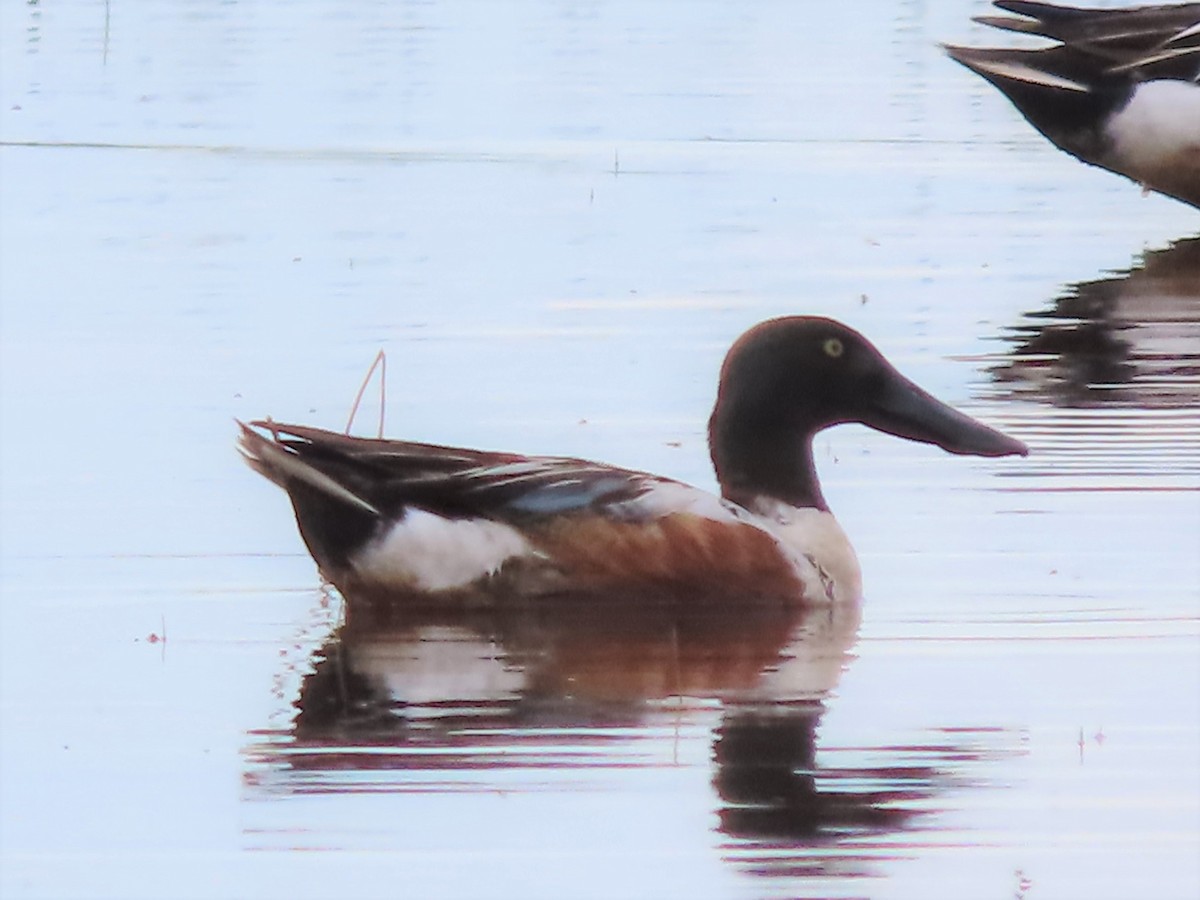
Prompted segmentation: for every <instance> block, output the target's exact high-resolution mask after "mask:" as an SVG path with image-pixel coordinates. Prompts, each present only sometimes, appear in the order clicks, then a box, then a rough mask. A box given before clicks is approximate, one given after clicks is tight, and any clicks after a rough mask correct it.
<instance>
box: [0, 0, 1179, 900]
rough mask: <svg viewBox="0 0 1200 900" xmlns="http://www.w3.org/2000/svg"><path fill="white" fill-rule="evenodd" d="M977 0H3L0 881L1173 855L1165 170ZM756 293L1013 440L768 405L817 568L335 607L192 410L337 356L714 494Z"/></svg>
mask: <svg viewBox="0 0 1200 900" xmlns="http://www.w3.org/2000/svg"><path fill="white" fill-rule="evenodd" d="M685 5H686V7H687V8H686V10H685V9H684V6H685ZM984 8H985V5H984V4H982V3H977V2H967V0H956V2H953V3H947V4H941V5H938V7H937V9H932V8H930V7H929V6H927V5H926V4H920V3H907V2H906V3H901V4H882V3H874V4H867V5H863V4H858V5H855V6H853V7H851V6H847V7H846V8H845V9H844V10H843V9H840V8H824V9H822V12H821V19H820V24H819V25H818V24H816V22H815V21H814V19H813V18H812V16H811V14H809V13H808V12H806V11H805V10H803V9H801V8H799V7H797V6H796V5H795V4H791V3H771V2H766V3H740V2H739V3H729V2H704V3H689V4H675V3H656V4H643V3H633V2H608V3H600V2H586V0H576V2H548V0H526V2H511V3H503V4H499V3H495V4H493V3H486V2H473V3H465V4H450V3H442V2H428V0H422V2H415V0H414V2H401V3H392V4H351V5H346V4H334V3H326V2H318V0H312V2H305V3H291V4H282V3H276V4H271V3H266V4H254V5H247V4H228V3H209V2H201V0H196V2H188V3H151V4H136V5H134V4H126V3H121V2H115V0H114V2H111V3H105V4H100V3H82V2H80V3H65V4H43V3H34V2H30V3H8V4H5V5H4V6H3V7H0V29H2V31H0V45H2V46H3V48H4V53H3V54H0V101H2V102H0V125H2V131H3V144H2V145H0V189H2V197H0V417H2V418H0V433H2V436H3V440H2V441H0V504H2V507H0V509H2V515H0V554H2V561H3V575H2V581H0V584H2V586H3V599H2V604H0V641H2V646H0V734H2V736H3V751H2V753H3V755H2V756H0V796H2V797H3V803H2V804H0V854H2V855H0V895H3V896H4V897H120V898H128V897H154V898H162V897H243V896H256V897H288V898H294V897H309V896H313V897H315V896H329V895H331V894H334V893H336V894H338V895H341V896H358V897H373V896H377V897H391V896H395V895H396V892H397V890H399V889H400V888H399V887H398V886H403V890H404V891H405V892H406V893H409V894H411V895H413V896H422V897H430V898H451V897H464V898H465V897H470V898H477V897H496V898H501V897H504V898H507V897H522V898H532V897H546V898H563V897H595V898H610V897H616V896H622V897H654V898H661V897H672V896H677V897H713V898H760V897H781V898H782V897H812V898H817V897H820V898H833V897H839V898H846V897H880V898H887V897H921V898H930V897H946V898H952V897H953V898H961V897H965V896H969V897H981V898H986V897H1003V898H1010V897H1014V896H1019V897H1025V898H1029V900H1035V898H1041V897H1045V898H1075V897H1085V896H1086V897H1093V898H1098V897H1099V898H1102V897H1112V898H1125V897H1130V896H1154V897H1161V898H1190V897H1194V896H1196V895H1197V894H1198V893H1200V862H1197V860H1198V859H1200V853H1198V852H1197V851H1198V850H1200V764H1198V762H1197V760H1198V759H1200V724H1198V723H1200V557H1198V555H1197V553H1196V547H1197V546H1200V494H1198V493H1197V492H1198V490H1200V403H1198V394H1197V384H1198V382H1197V373H1198V372H1200V360H1198V357H1200V340H1198V338H1200V332H1198V329H1200V324H1198V323H1200V259H1198V258H1197V253H1196V248H1197V241H1198V240H1200V237H1198V232H1200V219H1198V218H1197V214H1196V211H1195V210H1192V209H1190V208H1187V207H1184V206H1182V205H1180V204H1177V203H1173V202H1171V201H1168V200H1166V199H1164V198H1161V197H1156V196H1150V197H1142V196H1141V195H1140V192H1139V191H1138V190H1137V188H1136V187H1134V186H1132V185H1130V184H1128V183H1125V182H1124V181H1122V180H1121V179H1118V178H1115V177H1113V176H1111V175H1109V174H1106V173H1103V172H1099V171H1097V170H1094V169H1090V168H1088V167H1085V166H1082V165H1080V164H1078V163H1076V162H1075V161H1073V160H1071V159H1069V158H1067V157H1066V156H1064V155H1063V154H1061V153H1059V152H1058V151H1056V150H1054V149H1053V148H1051V147H1049V146H1048V145H1046V144H1045V143H1044V142H1043V141H1042V139H1041V138H1040V137H1038V136H1037V135H1035V134H1034V133H1032V132H1031V131H1030V130H1029V129H1028V127H1027V126H1026V125H1025V123H1024V122H1023V121H1022V120H1021V119H1020V118H1019V116H1018V115H1017V114H1016V113H1015V112H1013V111H1012V110H1011V108H1009V107H1008V105H1007V104H1006V103H1005V102H1004V101H1003V100H1002V99H1001V98H1000V97H998V96H997V95H996V94H995V93H994V92H993V91H992V90H991V89H990V88H989V87H988V86H987V85H986V84H984V83H983V82H982V81H980V80H979V79H977V78H975V77H974V76H972V75H970V73H968V72H966V71H965V70H962V69H961V67H958V66H956V65H954V64H953V63H951V62H950V61H949V60H947V59H945V58H944V57H943V56H942V55H941V53H940V52H939V51H938V49H937V47H936V44H937V42H939V41H943V40H958V41H963V40H980V39H982V38H984V37H985V34H984V32H982V30H981V29H979V28H978V27H977V26H973V25H971V24H970V21H969V20H970V16H971V15H975V14H979V13H981V12H983V10H984ZM800 312H804V313H816V314H823V315H830V316H834V317H837V318H840V319H843V320H844V321H846V322H848V323H849V324H851V325H853V326H854V327H857V328H859V329H861V330H862V331H864V332H865V333H866V334H867V335H868V336H870V337H871V338H872V339H873V340H874V341H876V342H877V343H878V344H879V346H880V347H881V349H882V350H883V351H884V352H885V353H886V354H887V355H888V356H889V357H890V358H892V359H893V360H894V361H895V362H896V363H897V365H898V366H899V367H900V368H901V369H903V370H904V371H905V372H906V373H907V374H909V375H910V376H912V377H913V378H915V379H916V380H917V381H919V382H920V383H922V384H923V385H924V386H926V387H927V388H928V389H930V390H931V391H933V392H935V393H937V394H938V395H939V396H941V397H943V398H944V399H946V400H947V401H950V402H953V403H955V404H956V405H958V406H960V407H962V408H964V409H966V410H967V411H969V412H970V413H972V414H973V415H976V416H978V417H980V418H983V419H985V420H986V421H988V422H990V423H992V424H995V425H997V426H999V427H1002V428H1004V429H1006V430H1008V431H1010V432H1012V433H1013V434H1015V435H1017V436H1019V437H1021V438H1022V439H1024V440H1026V441H1027V442H1028V443H1029V444H1030V445H1031V448H1032V452H1031V455H1030V457H1029V458H1028V459H1023V460H1022V459H1015V460H1014V459H1003V460H974V459H959V458H952V457H947V456H945V455H944V454H942V453H941V452H940V451H937V450H935V449H933V448H929V447H923V446H916V445H909V444H905V443H902V442H900V441H897V440H895V439H892V438H889V437H886V436H883V435H879V434H875V433H872V432H868V431H866V430H864V429H860V428H857V427H843V428H838V429H834V430H832V431H830V432H827V433H826V434H825V435H822V436H821V438H820V439H819V441H818V465H819V467H820V470H821V474H822V477H823V481H824V484H825V490H826V494H827V496H828V499H829V501H830V504H831V505H832V507H833V508H834V510H835V511H836V512H837V514H838V516H839V519H840V520H841V521H842V523H843V525H844V526H845V528H846V530H847V531H848V532H849V533H850V535H851V537H852V539H853V540H854V542H855V545H856V547H857V548H858V550H859V553H860V557H861V560H862V563H863V569H864V576H865V581H866V593H867V599H866V602H865V603H864V605H863V607H862V609H861V610H841V611H836V612H833V613H831V612H830V611H803V610H796V611H781V610H774V611H758V612H757V613H755V614H754V615H746V614H742V613H740V612H739V613H737V614H731V613H730V612H729V611H721V610H712V609H708V610H701V611H686V612H685V611H680V610H678V609H674V610H672V609H661V608H653V607H651V608H639V609H613V610H608V611H596V610H590V609H559V610H540V611H529V610H524V611H520V610H514V611H508V612H504V613H493V614H490V615H474V616H468V615H449V616H447V615H442V616H425V617H416V616H413V617H412V618H411V619H409V620H407V621H400V622H390V623H383V624H379V625H378V626H377V627H368V625H364V624H362V623H356V622H354V621H344V617H343V615H342V611H341V608H340V602H339V599H338V598H337V597H336V596H334V595H332V594H329V593H326V592H323V591H322V589H321V586H320V583H319V579H318V578H317V575H316V572H315V570H314V567H313V565H312V562H311V560H310V559H309V558H308V557H307V555H306V554H305V553H304V551H303V547H302V545H301V543H300V541H299V538H298V535H297V534H296V531H295V528H294V524H293V522H292V520H291V515H290V510H289V508H288V505H287V503H286V500H285V498H284V497H283V496H282V495H281V494H280V493H279V492H278V491H277V490H276V489H275V488H273V487H272V486H271V485H269V484H267V483H266V482H265V481H263V480H262V479H261V478H259V477H258V476H256V475H255V474H254V473H252V472H250V471H249V470H248V469H246V468H245V467H244V466H243V465H242V464H241V462H240V461H239V460H238V458H237V455H236V453H235V452H234V450H233V441H234V438H235V429H234V427H233V423H232V419H233V418H234V417H239V418H254V417H260V416H264V415H272V416H274V417H276V418H277V419H280V420H284V421H288V420H292V421H302V422H307V423H311V424H315V425H320V426H324V427H330V428H340V427H342V426H343V424H344V422H345V418H346V415H347V412H348V408H349V405H350V401H351V400H352V398H353V395H354V392H355V390H356V389H357V387H358V384H359V381H360V379H361V377H362V374H363V373H364V372H365V370H366V368H367V366H368V365H369V364H370V361H371V359H372V358H373V357H374V355H375V353H376V352H377V350H379V349H380V348H384V349H386V351H387V353H388V359H389V376H388V397H387V403H386V407H387V420H386V425H387V430H388V432H389V433H391V434H395V435H397V436H400V435H403V436H406V437H411V438H415V439H421V440H429V441H434V442H438V443H451V444H453V443H463V444H467V445H471V446H480V447H490V448H496V449H509V450H516V451H525V452H554V453H561V454H570V455H577V456H585V457H592V458H598V459H603V460H607V461H610V462H613V463H618V464H622V465H627V466H632V467H636V468H644V469H648V470H651V471H655V472H661V473H663V474H667V475H671V476H674V477H679V478H682V479H685V480H687V481H690V482H694V483H697V484H701V485H706V486H711V485H712V475H711V472H710V470H709V464H708V460H707V452H706V448H705V446H704V423H705V420H706V417H707V415H708V412H709V407H710V405H711V403H712V399H713V393H714V382H715V375H716V371H717V368H718V366H719V364H720V360H721V357H722V355H723V353H724V351H725V349H726V348H727V347H728V345H729V343H730V342H731V341H732V340H733V339H734V338H735V337H736V336H737V335H738V334H739V333H740V332H741V331H742V330H744V329H745V328H746V327H748V326H749V325H751V324H753V323H754V322H756V321H759V320H760V319H763V318H766V317H768V316H772V315H782V314H791V313H800ZM372 402H374V401H372ZM369 418H370V417H369V416H368V419H369ZM363 428H364V430H367V431H369V430H371V428H373V424H367V425H364V426H363Z"/></svg>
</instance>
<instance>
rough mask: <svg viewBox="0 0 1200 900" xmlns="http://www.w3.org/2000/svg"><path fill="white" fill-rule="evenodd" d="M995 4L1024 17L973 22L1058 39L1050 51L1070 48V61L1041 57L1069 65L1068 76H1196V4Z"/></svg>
mask: <svg viewBox="0 0 1200 900" xmlns="http://www.w3.org/2000/svg"><path fill="white" fill-rule="evenodd" d="M994 5H995V6H996V7H998V8H1000V9H1003V10H1005V11H1007V12H1011V13H1016V14H1017V15H1018V16H1021V17H1023V18H1010V17H1005V16H980V17H979V18H978V19H977V21H979V22H981V23H983V24H985V25H990V26H992V27H995V28H1000V29H1003V30H1006V31H1016V32H1020V33H1023V34H1034V35H1039V36H1041V37H1046V38H1050V39H1052V40H1056V41H1059V42H1060V44H1061V45H1062V47H1061V48H1060V47H1055V48H1051V49H1052V50H1059V49H1062V48H1069V49H1070V51H1071V53H1070V54H1069V55H1070V57H1071V59H1070V60H1069V62H1067V63H1062V62H1061V61H1060V58H1056V57H1054V56H1049V57H1045V59H1048V60H1051V61H1052V63H1053V64H1054V65H1055V66H1059V67H1061V66H1063V65H1067V66H1069V67H1070V69H1071V70H1072V72H1073V73H1074V74H1073V75H1072V77H1077V78H1078V77H1079V76H1080V75H1081V74H1083V73H1084V72H1088V71H1090V73H1091V79H1090V80H1092V81H1094V80H1095V79H1096V78H1099V77H1101V76H1103V75H1105V74H1114V73H1119V72H1136V73H1137V74H1138V76H1139V77H1141V78H1144V79H1151V78H1170V79H1177V80H1182V81H1196V80H1197V78H1198V77H1200V3H1184V4H1177V5H1167V6H1138V7H1132V8H1127V9H1081V8H1079V7H1072V6H1056V5H1054V4H1050V3H1037V2H1028V0H996V2H995V4H994ZM1010 52H1017V51H1010ZM1046 71H1051V72H1055V71H1059V69H1057V68H1052V67H1048V68H1047V69H1046ZM1059 73H1060V74H1062V73H1061V72H1059Z"/></svg>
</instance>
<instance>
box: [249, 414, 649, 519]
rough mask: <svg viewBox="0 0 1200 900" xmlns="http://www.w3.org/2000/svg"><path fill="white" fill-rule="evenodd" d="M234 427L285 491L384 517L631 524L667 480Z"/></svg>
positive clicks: (272, 425) (507, 456)
mask: <svg viewBox="0 0 1200 900" xmlns="http://www.w3.org/2000/svg"><path fill="white" fill-rule="evenodd" d="M239 424H240V425H241V428H242V438H241V450H242V453H243V455H244V456H245V457H246V459H247V461H248V462H249V463H250V465H251V466H253V467H254V468H255V469H256V470H257V471H258V472H260V473H261V474H263V475H265V476H266V477H267V478H269V479H270V480H271V481H274V482H275V483H276V484H279V485H280V486H281V487H283V488H284V489H285V490H287V491H288V492H289V493H292V492H293V491H294V490H296V489H297V488H300V489H304V488H307V489H310V490H316V491H318V492H320V493H323V494H325V495H326V496H327V497H328V498H329V499H330V500H333V501H336V502H340V503H342V504H344V505H346V506H347V507H349V508H351V509H354V510H358V511H360V512H362V513H367V514H371V515H374V516H377V517H380V518H383V519H386V518H395V517H398V516H402V515H403V514H404V510H406V509H408V508H410V507H414V506H415V507H420V508H422V509H425V510H428V511H430V512H434V513H437V514H438V515H442V516H448V517H453V518H462V517H479V518H488V519H495V520H500V521H517V520H521V519H530V520H536V519H538V518H541V517H546V516H557V515H569V514H579V513H587V512H597V511H599V510H602V509H604V510H609V511H611V512H612V513H613V514H622V515H628V516H636V515H638V514H639V512H638V506H637V504H636V502H635V501H636V500H637V499H638V498H639V497H642V496H644V495H645V494H647V493H648V492H649V491H650V490H651V488H652V487H654V486H655V485H656V484H661V483H665V482H667V481H668V479H662V478H657V477H655V476H652V475H648V474H646V473H644V472H635V471H631V470H627V469H621V468H618V467H616V466H609V465H604V464H601V463H595V462H589V461H587V460H581V459H572V458H567V457H551V456H538V457H529V456H522V455H519V454H514V453H500V452H494V451H483V450H472V449H468V448H464V447H446V446H441V445H437V444H424V443H418V442H414V441H396V440H379V439H374V438H359V437H351V436H348V435H343V434H337V433H335V432H331V431H325V430H323V429H320V428H309V427H307V426H303V425H287V424H282V423H279V422H273V421H270V420H263V421H257V422H252V423H251V425H249V426H247V425H245V424H243V423H239ZM255 429H259V430H258V431H256V430H255ZM260 432H266V433H267V434H268V435H269V437H265V436H264V435H263V434H262V433H260Z"/></svg>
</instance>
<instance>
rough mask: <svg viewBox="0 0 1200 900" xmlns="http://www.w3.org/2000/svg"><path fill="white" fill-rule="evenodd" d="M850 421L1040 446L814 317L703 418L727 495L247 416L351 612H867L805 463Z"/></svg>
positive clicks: (857, 573)
mask: <svg viewBox="0 0 1200 900" xmlns="http://www.w3.org/2000/svg"><path fill="white" fill-rule="evenodd" d="M850 422H857V423H861V424H864V425H867V426H869V427H871V428H874V429H877V430H879V431H882V432H885V433H887V434H891V435H895V436H897V437H901V438H906V439H908V440H911V441H918V442H923V443H927V444H934V445H936V446H938V447H941V448H942V449H943V450H946V451H947V452H949V453H952V454H960V455H974V456H981V457H1000V456H1009V455H1022V456H1023V455H1025V454H1027V453H1028V448H1027V447H1026V445H1025V444H1024V443H1023V442H1021V441H1020V440H1018V439H1016V438H1013V437H1010V436H1008V435H1006V434H1004V433H1002V432H1000V431H998V430H996V429H993V428H991V427H990V426H988V425H985V424H984V423H982V422H979V421H977V420H975V419H973V418H971V417H970V416H968V415H965V414H964V413H961V412H959V411H957V410H955V409H954V408H952V407H950V406H948V405H946V404H945V403H942V402H941V401H940V400H937V399H936V398H935V397H933V396H932V395H931V394H929V393H927V392H926V391H924V390H923V389H922V388H920V387H918V386H917V385H916V384H915V383H914V382H912V381H910V380H909V379H908V378H906V377H905V376H904V375H902V374H901V373H900V372H899V371H898V370H897V369H896V368H895V367H894V366H893V365H892V364H891V363H889V362H888V361H887V360H886V359H885V358H884V356H883V354H882V353H880V352H879V350H878V349H876V348H875V346H874V345H873V344H871V343H870V341H868V340H867V339H866V338H865V337H863V335H861V334H859V333H858V332H857V331H855V330H853V329H851V328H850V327H848V326H847V325H844V324H842V323H840V322H837V321H835V320H833V319H829V318H824V317H819V316H784V317H780V318H774V319H769V320H767V321H765V322H761V323H759V324H757V325H755V326H754V327H752V328H751V329H750V330H749V331H747V332H746V333H745V334H743V335H741V337H739V338H738V339H737V340H736V341H735V342H734V343H733V345H732V347H731V348H730V350H729V352H728V354H727V355H726V357H725V360H724V363H723V364H722V366H721V369H720V374H719V377H718V385H717V397H716V403H715V405H714V407H713V411H712V415H711V417H710V419H709V422H708V443H709V451H710V456H711V460H712V464H713V468H714V470H715V473H716V479H717V482H718V484H719V486H720V493H719V495H718V494H714V493H711V492H709V491H706V490H703V489H701V488H697V487H693V486H691V485H688V484H685V483H683V482H681V481H677V480H674V479H671V478H667V477H663V476H659V475H653V474H650V473H647V472H641V471H636V470H632V469H626V468H622V467H619V466H614V465H608V464H606V463H601V462H594V461H590V460H585V459H576V458H570V457H560V456H526V455H522V454H517V453H507V452H498V451H491V450H476V449H469V448H463V447H451V446H442V445H437V444H428V443H420V442H413V441H405V440H391V439H382V438H365V437H354V436H350V435H346V434H341V433H338V432H333V431H327V430H324V429H320V428H315V427H309V426H304V425H288V424H282V423H279V422H275V421H273V420H271V419H263V420H258V421H254V422H251V423H249V424H246V423H244V422H241V421H238V423H237V424H238V426H239V427H240V441H239V449H240V451H241V453H242V455H243V456H244V458H245V460H246V461H247V462H248V463H249V465H250V466H251V467H252V468H253V469H254V470H256V471H257V472H259V473H260V474H261V475H263V476H265V477H266V478H267V479H269V480H270V481H272V482H274V483H275V484H276V485H278V486H280V487H281V488H283V489H284V491H286V492H287V494H288V496H289V498H290V499H291V503H292V507H293V510H294V513H295V517H296V521H297V524H298V526H299V531H300V535H301V538H302V539H303V541H304V543H305V545H306V546H307V548H308V550H309V552H310V554H311V555H312V557H313V559H314V560H315V561H316V563H317V566H318V568H319V570H320V573H321V575H322V577H323V578H324V579H325V580H326V581H327V582H328V583H330V584H332V585H333V586H334V587H336V588H337V589H338V591H339V592H340V593H341V594H342V595H343V597H345V599H346V601H347V603H348V604H349V605H350V606H353V605H355V604H358V605H360V606H368V607H380V606H384V607H386V606H388V605H391V604H404V603H409V604H433V605H439V604H452V605H453V604H456V603H458V604H464V605H466V606H488V605H491V606H499V605H501V604H505V603H519V602H523V601H533V600H538V599H546V598H555V597H560V598H561V597H568V596H569V597H574V598H595V597H598V596H605V597H619V598H624V599H630V598H650V599H654V600H657V599H660V598H665V599H667V600H669V601H671V602H678V601H680V600H687V601H688V602H695V603H701V602H704V601H706V600H715V601H717V602H720V603H722V604H729V603H737V602H743V601H745V602H751V601H763V602H773V603H784V604H790V603H795V604H801V605H805V604H831V603H840V602H856V601H858V600H860V599H861V596H862V574H861V569H860V567H859V563H858V559H857V557H856V555H855V552H854V549H853V547H852V546H851V544H850V542H849V540H848V538H847V536H846V534H845V532H844V531H843V530H842V528H841V526H840V525H839V524H838V522H837V520H836V519H835V518H834V516H833V514H832V513H831V512H830V509H829V505H828V504H827V503H826V501H825V497H824V495H823V493H822V491H821V486H820V483H819V481H818V478H817V472H816V467H815V465H814V459H813V437H814V435H816V434H817V433H818V432H819V431H821V430H823V429H825V428H828V427H830V426H833V425H838V424H842V423H850ZM646 602H650V601H649V600H647V601H646Z"/></svg>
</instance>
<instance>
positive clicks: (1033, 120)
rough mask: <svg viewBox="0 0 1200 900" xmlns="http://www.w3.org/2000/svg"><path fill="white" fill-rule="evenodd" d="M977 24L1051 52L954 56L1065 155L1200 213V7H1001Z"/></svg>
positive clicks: (951, 49) (959, 51)
mask: <svg viewBox="0 0 1200 900" xmlns="http://www.w3.org/2000/svg"><path fill="white" fill-rule="evenodd" d="M994 5H995V6H996V7H998V8H999V9H1001V10H1004V11H1005V12H1009V13H1014V14H1015V15H1012V16H980V17H978V18H976V20H975V21H977V22H980V23H982V24H984V25H989V26H992V27H994V28H998V29H1001V30H1004V31H1010V32H1017V33H1020V34H1027V35H1035V36H1039V37H1043V38H1048V39H1050V40H1052V41H1054V42H1055V43H1053V44H1052V45H1051V46H1045V47H1038V48H1036V49H1026V48H1021V49H1018V48H976V47H961V46H955V45H944V49H945V51H946V53H947V54H948V55H949V56H950V57H951V58H952V59H954V60H956V61H957V62H959V63H961V64H962V65H964V66H966V67H967V68H968V69H970V70H971V71H972V72H975V73H976V74H977V75H980V76H982V77H983V78H985V79H986V80H987V81H989V82H990V83H991V84H992V85H994V86H995V87H996V88H998V89H999V90H1000V92H1001V93H1002V94H1004V95H1005V96H1006V97H1007V98H1008V99H1009V100H1010V101H1011V102H1012V104H1013V105H1014V106H1015V107H1016V108H1017V110H1018V111H1019V112H1020V113H1021V115H1023V116H1024V117H1025V118H1026V119H1027V120H1028V121H1029V124H1031V125H1032V126H1033V127H1034V128H1036V129H1037V130H1038V131H1039V132H1041V133H1042V135H1043V136H1044V137H1046V138H1047V139H1049V141H1050V142H1051V143H1052V144H1054V145H1055V146H1056V147H1058V148H1059V149H1061V150H1064V151H1065V152H1067V153H1069V154H1070V155H1071V156H1074V157H1075V158H1076V159H1079V160H1082V161H1083V162H1085V163H1089V164H1091V165H1094V166H1099V167H1100V168H1102V169H1107V170H1108V171H1110V172H1114V173H1116V174H1118V175H1123V176H1125V177H1126V178H1129V179H1132V180H1133V181H1134V182H1135V183H1137V184H1139V185H1141V187H1142V189H1143V192H1144V193H1145V192H1149V191H1156V192H1158V193H1160V194H1164V195H1166V196H1168V197H1173V198H1175V199H1176V200H1180V201H1182V202H1183V203H1186V204H1189V205H1191V206H1195V207H1200V3H1183V4H1167V5H1156V6H1137V7H1130V8H1120V9H1084V8H1080V7H1073V6H1059V5H1056V4H1052V3H1041V2H1030V0H996V2H995V4H994Z"/></svg>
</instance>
